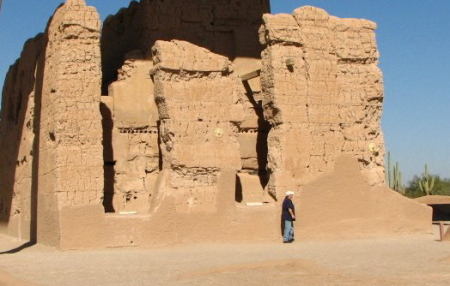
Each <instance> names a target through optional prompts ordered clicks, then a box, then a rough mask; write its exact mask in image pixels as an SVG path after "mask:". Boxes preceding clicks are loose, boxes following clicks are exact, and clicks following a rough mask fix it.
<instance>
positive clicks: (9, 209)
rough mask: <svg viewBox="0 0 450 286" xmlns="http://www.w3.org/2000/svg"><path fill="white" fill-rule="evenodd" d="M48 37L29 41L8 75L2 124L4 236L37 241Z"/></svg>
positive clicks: (0, 199) (0, 196)
mask: <svg viewBox="0 0 450 286" xmlns="http://www.w3.org/2000/svg"><path fill="white" fill-rule="evenodd" d="M44 46H45V37H44V35H42V34H40V35H38V36H36V37H35V38H33V39H30V40H28V41H27V42H26V43H25V45H24V47H23V51H22V53H21V55H20V58H19V59H18V60H17V61H16V62H15V63H14V65H12V66H11V67H10V69H9V71H8V73H7V75H6V78H5V83H4V87H3V93H2V109H1V110H2V113H1V124H0V130H1V131H0V132H1V135H0V162H2V163H1V164H0V220H1V221H2V222H4V224H2V227H4V229H2V231H3V232H4V233H7V234H10V235H13V236H16V237H18V238H20V239H34V237H32V229H31V223H32V219H33V223H35V220H36V217H35V211H33V209H34V208H35V205H36V190H35V184H36V180H35V179H36V177H35V173H33V170H34V171H35V169H36V168H33V166H34V167H35V165H33V164H35V163H36V161H33V159H34V157H35V152H34V146H33V145H34V143H35V142H34V139H35V132H36V130H35V127H36V126H35V121H34V118H35V114H36V111H35V101H36V99H39V98H40V88H41V83H42V67H43V52H44Z"/></svg>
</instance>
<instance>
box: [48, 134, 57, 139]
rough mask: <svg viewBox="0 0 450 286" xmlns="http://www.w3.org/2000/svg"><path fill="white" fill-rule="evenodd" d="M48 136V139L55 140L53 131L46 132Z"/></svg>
mask: <svg viewBox="0 0 450 286" xmlns="http://www.w3.org/2000/svg"><path fill="white" fill-rule="evenodd" d="M48 136H49V137H50V140H52V141H56V137H55V133H53V132H49V133H48Z"/></svg>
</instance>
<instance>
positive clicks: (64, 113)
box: [37, 0, 103, 246]
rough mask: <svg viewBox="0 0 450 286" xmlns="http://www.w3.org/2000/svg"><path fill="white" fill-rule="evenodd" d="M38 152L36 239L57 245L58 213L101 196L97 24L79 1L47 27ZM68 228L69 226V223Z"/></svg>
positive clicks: (95, 15)
mask: <svg viewBox="0 0 450 286" xmlns="http://www.w3.org/2000/svg"><path fill="white" fill-rule="evenodd" d="M47 34H48V45H47V47H46V53H45V68H44V78H43V87H42V99H41V102H40V106H37V109H40V116H39V119H38V124H39V130H40V132H39V133H40V134H39V149H38V150H37V152H38V156H39V157H38V160H39V164H38V168H39V177H38V190H39V192H38V217H37V219H38V222H39V224H38V229H37V236H38V241H39V242H40V243H44V244H50V245H55V246H57V245H59V243H60V241H59V240H60V237H61V236H62V235H61V234H60V228H61V225H63V224H64V223H67V222H66V221H61V220H60V213H61V211H62V210H63V209H65V208H66V209H70V208H73V207H79V206H86V205H95V206H98V208H100V209H101V208H102V207H101V200H102V197H103V158H102V157H103V156H102V154H103V148H102V127H101V117H100V111H99V103H100V88H101V67H100V45H99V43H100V20H99V15H98V13H97V12H96V10H95V8H93V7H87V6H86V4H85V2H84V0H67V1H66V3H65V4H64V5H62V6H61V7H59V8H58V9H57V10H56V12H55V14H54V15H53V18H52V19H51V21H50V23H49V26H48V28H47ZM68 223H69V224H70V222H68Z"/></svg>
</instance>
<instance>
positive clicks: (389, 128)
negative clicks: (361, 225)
mask: <svg viewBox="0 0 450 286" xmlns="http://www.w3.org/2000/svg"><path fill="white" fill-rule="evenodd" d="M185 1H187V0H185ZM2 2H3V3H2V8H1V12H0V87H3V80H4V77H5V74H6V72H7V70H8V67H9V66H10V65H11V64H13V63H14V61H15V60H16V59H17V58H18V57H19V55H20V51H21V50H22V47H23V44H24V43H25V41H26V40H27V39H29V38H31V37H34V36H35V35H36V34H37V33H39V32H42V31H44V29H45V26H46V23H47V21H48V18H49V17H50V16H51V15H52V14H53V12H54V10H55V9H56V7H57V6H58V5H59V4H60V3H61V2H62V0H4V1H2ZM86 2H87V3H88V5H92V6H95V7H97V10H98V11H99V13H100V15H101V17H102V19H104V18H106V16H107V15H109V14H115V13H116V12H117V11H118V10H119V9H120V8H121V7H126V6H128V3H129V1H128V0H86ZM304 5H311V6H316V7H320V8H323V9H325V10H326V11H327V12H328V13H329V14H331V15H334V16H338V17H341V18H365V19H369V20H372V21H375V22H376V23H377V24H378V28H377V30H376V33H377V42H378V49H379V51H380V54H381V58H380V67H381V69H382V71H383V75H384V86H385V100H384V111H383V119H382V127H383V132H384V137H385V144H386V149H387V150H388V151H390V152H391V156H392V158H393V160H394V161H398V162H399V163H400V169H401V171H402V172H403V177H404V181H405V183H406V182H407V181H408V180H410V179H411V178H412V176H413V175H414V174H420V173H422V172H423V169H424V164H425V163H427V164H428V168H429V171H430V172H431V173H432V174H439V175H441V177H445V178H450V135H449V134H448V133H447V132H450V115H449V114H448V112H449V108H450V94H449V93H450V18H449V15H450V0H272V1H271V8H272V13H273V14H276V13H291V12H292V10H294V9H295V8H298V7H300V6H304Z"/></svg>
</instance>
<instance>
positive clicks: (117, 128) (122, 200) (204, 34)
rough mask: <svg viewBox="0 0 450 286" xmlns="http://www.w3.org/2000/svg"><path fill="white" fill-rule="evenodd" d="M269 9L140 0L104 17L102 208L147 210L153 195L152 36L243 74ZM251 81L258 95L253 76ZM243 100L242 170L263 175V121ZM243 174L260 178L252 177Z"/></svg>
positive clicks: (256, 106)
mask: <svg viewBox="0 0 450 286" xmlns="http://www.w3.org/2000/svg"><path fill="white" fill-rule="evenodd" d="M268 11H269V1H267V0H245V1H244V0H213V1H202V0H190V1H183V0H165V1H161V0H143V1H140V2H139V3H138V2H131V4H130V5H129V7H128V8H123V9H121V10H120V11H119V12H118V13H117V14H116V15H114V16H110V17H108V18H107V19H106V20H105V23H104V25H103V30H102V38H101V49H102V68H103V95H108V96H103V97H102V101H103V103H102V114H103V120H104V122H114V124H112V125H111V124H109V125H105V129H104V138H105V141H104V142H105V145H107V146H110V148H108V149H109V151H108V150H105V161H106V162H107V164H106V166H105V174H106V176H105V186H106V188H107V189H105V202H104V205H105V209H106V210H107V212H123V211H127V212H128V211H137V212H139V213H142V212H145V211H148V208H149V200H150V201H151V200H152V198H153V196H154V195H155V187H154V186H155V183H156V179H157V177H158V176H159V169H160V167H161V166H160V162H159V157H160V150H159V148H158V134H157V133H158V131H157V130H158V120H159V115H158V109H157V107H156V104H155V101H154V94H153V90H154V85H153V82H152V81H151V80H150V79H149V75H148V71H149V70H150V69H151V68H152V67H153V61H152V52H151V48H152V47H153V45H154V44H155V41H157V40H172V39H176V40H185V41H188V42H190V43H192V44H195V45H196V46H200V47H204V48H207V49H208V50H210V51H212V52H214V53H216V54H219V55H222V56H225V57H227V58H228V59H229V60H230V61H231V62H232V63H233V70H234V73H235V74H245V73H247V72H250V71H254V70H256V69H259V68H260V67H261V63H260V62H261V51H262V48H263V46H262V45H261V44H260V43H259V40H258V29H259V27H260V25H261V23H262V18H261V15H262V14H263V13H266V12H268ZM250 84H251V87H252V92H253V93H258V97H259V98H260V97H261V96H260V84H259V80H258V79H254V80H251V81H250ZM241 88H242V90H243V91H242V92H245V90H244V88H243V86H242V85H241ZM244 104H245V108H246V115H245V118H244V119H243V123H242V125H241V127H242V130H240V131H241V132H239V135H238V140H239V142H240V145H241V147H242V148H241V149H240V151H241V156H242V158H243V168H244V169H245V172H247V173H252V174H260V176H261V177H266V171H265V165H266V159H265V157H266V156H265V155H266V153H267V151H266V149H267V146H266V144H265V142H266V137H267V130H268V128H269V127H268V125H267V124H266V125H263V124H264V123H265V122H263V121H264V120H263V119H262V108H261V105H260V103H259V102H255V101H250V100H248V99H247V100H246V101H245V102H244ZM257 113H258V114H257ZM109 138H110V139H109ZM108 140H109V141H108ZM255 145H258V151H257V150H256V148H255ZM261 150H262V151H261ZM258 153H259V155H258ZM242 176H244V177H248V176H246V175H245V174H244V175H242ZM244 179H245V178H243V180H244ZM249 180H252V181H255V182H259V181H260V179H259V178H258V176H251V177H250V178H249ZM264 180H265V181H267V179H264ZM258 184H259V190H261V189H262V185H261V184H260V183H258ZM258 184H257V185H258Z"/></svg>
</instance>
